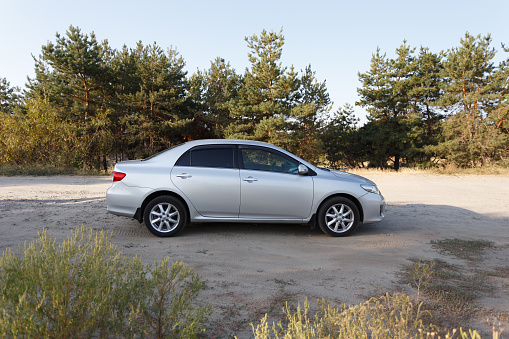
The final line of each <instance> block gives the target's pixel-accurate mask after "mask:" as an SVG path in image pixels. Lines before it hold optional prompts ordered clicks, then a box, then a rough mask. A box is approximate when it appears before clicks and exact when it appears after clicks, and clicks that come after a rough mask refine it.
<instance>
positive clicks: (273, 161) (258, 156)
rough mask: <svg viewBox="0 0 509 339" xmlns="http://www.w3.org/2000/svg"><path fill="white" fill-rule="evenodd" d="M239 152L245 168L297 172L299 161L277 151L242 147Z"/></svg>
mask: <svg viewBox="0 0 509 339" xmlns="http://www.w3.org/2000/svg"><path fill="white" fill-rule="evenodd" d="M241 154H242V160H243V162H244V168H245V169H251V170H260V171H272V172H283V173H298V166H299V163H298V162H296V161H294V160H293V159H292V160H291V159H289V158H288V157H285V156H284V155H282V154H279V153H277V152H272V151H269V150H265V149H258V148H242V149H241Z"/></svg>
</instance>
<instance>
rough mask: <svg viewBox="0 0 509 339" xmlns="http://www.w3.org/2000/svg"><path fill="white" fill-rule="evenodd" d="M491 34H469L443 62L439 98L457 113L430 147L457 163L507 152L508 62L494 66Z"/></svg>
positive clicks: (478, 161) (489, 160)
mask: <svg viewBox="0 0 509 339" xmlns="http://www.w3.org/2000/svg"><path fill="white" fill-rule="evenodd" d="M490 43H491V37H490V36H489V35H487V36H485V37H481V36H480V35H479V36H477V37H473V36H471V35H470V34H468V33H466V34H465V38H464V39H461V46H460V47H457V48H452V49H451V50H449V52H448V56H447V59H446V60H445V61H444V62H443V69H442V71H441V76H442V78H443V79H444V81H442V83H441V88H442V90H443V93H444V94H443V97H442V98H441V99H440V100H439V101H438V103H439V104H441V105H443V106H445V107H446V108H447V109H449V110H450V111H451V112H453V113H454V114H453V115H452V116H450V117H449V118H448V119H447V120H446V122H445V123H444V125H443V132H442V138H441V140H440V143H439V144H438V145H436V146H431V147H428V151H431V152H434V153H435V154H436V155H437V156H438V157H440V158H445V159H446V161H447V162H449V163H452V164H454V165H456V166H459V167H476V166H482V165H486V164H490V163H493V162H497V161H501V160H503V159H505V158H506V157H507V156H508V155H509V133H508V129H507V122H504V121H505V120H507V117H508V114H509V112H508V110H507V93H506V92H507V81H508V80H507V74H508V69H507V61H505V62H503V63H501V64H500V66H499V67H498V68H496V67H495V66H494V65H493V58H494V57H495V53H496V51H495V49H494V48H491V47H490Z"/></svg>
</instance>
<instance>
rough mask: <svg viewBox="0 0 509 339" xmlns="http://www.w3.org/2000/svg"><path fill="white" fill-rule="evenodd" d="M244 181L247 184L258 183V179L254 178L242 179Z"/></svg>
mask: <svg viewBox="0 0 509 339" xmlns="http://www.w3.org/2000/svg"><path fill="white" fill-rule="evenodd" d="M242 180H244V181H247V182H253V181H258V179H256V178H253V177H252V176H249V177H247V178H242Z"/></svg>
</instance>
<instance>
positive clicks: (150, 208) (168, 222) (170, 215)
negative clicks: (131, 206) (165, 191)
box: [143, 195, 187, 237]
mask: <svg viewBox="0 0 509 339" xmlns="http://www.w3.org/2000/svg"><path fill="white" fill-rule="evenodd" d="M143 219H144V221H145V226H147V228H148V230H149V231H150V232H152V233H153V234H155V235H157V236H158V237H171V236H173V235H175V234H177V233H178V232H180V231H182V229H183V228H184V226H185V225H186V223H187V213H186V209H185V207H184V205H183V204H182V202H181V201H180V200H179V199H177V198H175V197H172V196H168V195H163V196H160V197H157V198H154V199H153V200H151V201H150V202H149V203H148V205H147V207H146V208H145V212H144V215H143Z"/></svg>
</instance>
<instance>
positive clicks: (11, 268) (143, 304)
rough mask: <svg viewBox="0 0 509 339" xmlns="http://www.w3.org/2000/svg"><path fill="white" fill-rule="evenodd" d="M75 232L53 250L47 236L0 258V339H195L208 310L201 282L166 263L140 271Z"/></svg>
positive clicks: (103, 243) (103, 242)
mask: <svg viewBox="0 0 509 339" xmlns="http://www.w3.org/2000/svg"><path fill="white" fill-rule="evenodd" d="M110 237H111V235H106V234H104V233H103V232H100V233H97V232H93V231H92V230H86V229H85V228H83V227H81V228H80V229H77V230H75V231H73V234H72V236H70V237H68V238H67V239H65V240H64V241H63V242H62V243H61V244H60V245H57V244H56V240H55V239H54V238H53V237H52V236H51V235H48V234H47V232H46V231H43V232H42V233H40V234H39V238H38V239H37V240H35V241H32V242H31V243H30V244H28V245H26V244H25V246H24V247H20V248H19V249H18V252H17V253H14V252H13V251H11V250H7V251H6V252H5V253H4V254H3V255H2V257H1V258H0V306H1V309H2V311H1V313H0V336H2V337H7V338H11V337H12V338H14V337H32V338H33V337H40V338H41V337H44V338H77V337H80V338H83V337H93V336H99V337H109V336H111V335H117V336H123V337H137V336H150V337H157V338H162V337H186V338H189V337H196V335H197V334H198V333H199V332H200V331H202V327H203V322H204V321H205V320H206V317H207V315H208V314H209V307H207V306H202V305H196V302H195V300H196V297H197V295H198V293H199V291H200V289H201V286H202V283H201V280H200V277H199V276H198V275H197V274H196V273H194V272H193V271H192V270H191V269H189V268H187V267H186V265H185V264H183V263H181V262H176V263H174V264H173V265H170V264H169V262H168V258H165V259H163V260H162V261H161V262H159V263H158V262H156V263H154V264H153V265H148V266H144V265H143V264H142V262H141V260H140V259H139V258H132V259H129V258H127V257H126V256H125V255H123V254H122V253H121V252H119V251H118V250H117V248H116V246H114V245H113V244H111V242H110Z"/></svg>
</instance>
